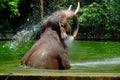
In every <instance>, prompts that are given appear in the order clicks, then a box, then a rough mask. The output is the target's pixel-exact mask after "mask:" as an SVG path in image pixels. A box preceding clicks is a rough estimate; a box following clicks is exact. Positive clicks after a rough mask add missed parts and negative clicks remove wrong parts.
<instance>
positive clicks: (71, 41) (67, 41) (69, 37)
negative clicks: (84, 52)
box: [65, 35, 74, 46]
mask: <svg viewBox="0 0 120 80" xmlns="http://www.w3.org/2000/svg"><path fill="white" fill-rule="evenodd" d="M73 40H74V37H73V36H71V35H68V37H67V39H66V40H65V43H66V45H67V46H71V45H72V43H73Z"/></svg>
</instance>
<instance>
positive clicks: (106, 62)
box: [71, 57, 120, 66]
mask: <svg viewBox="0 0 120 80" xmlns="http://www.w3.org/2000/svg"><path fill="white" fill-rule="evenodd" d="M113 64H120V57H118V58H108V59H104V60H98V61H88V62H72V63H71V66H98V65H113Z"/></svg>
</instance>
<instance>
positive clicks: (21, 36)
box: [3, 21, 43, 49]
mask: <svg viewBox="0 0 120 80" xmlns="http://www.w3.org/2000/svg"><path fill="white" fill-rule="evenodd" d="M42 24H43V21H41V22H39V23H38V24H36V25H33V26H32V28H29V26H28V27H27V29H22V30H21V31H19V32H17V33H16V34H15V35H14V36H13V37H12V41H9V42H8V43H6V44H5V45H3V47H6V46H9V48H10V49H17V47H18V46H19V45H20V43H21V42H23V41H24V42H27V41H28V40H30V39H32V38H33V37H34V34H36V32H38V30H40V28H41V27H40V26H41V25H42Z"/></svg>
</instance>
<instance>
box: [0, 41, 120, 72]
mask: <svg viewBox="0 0 120 80" xmlns="http://www.w3.org/2000/svg"><path fill="white" fill-rule="evenodd" d="M1 44H2V42H1ZM32 44H33V43H32ZM119 46H120V42H111V41H107V42H98V41H76V40H75V41H73V42H72V43H71V44H70V45H69V46H68V52H69V59H70V63H71V69H69V70H45V69H35V68H30V67H26V68H25V67H23V66H21V65H20V61H21V57H22V55H20V52H21V51H22V48H21V49H20V50H17V51H12V50H7V48H3V47H0V64H1V65H0V73H1V74H8V73H13V74H14V73H15V74H39V73H50V74H51V73H55V74H56V73H71V74H72V73H120V49H119ZM4 49H5V50H4ZM26 51H27V50H26Z"/></svg>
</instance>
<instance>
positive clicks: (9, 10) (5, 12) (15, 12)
mask: <svg viewBox="0 0 120 80" xmlns="http://www.w3.org/2000/svg"><path fill="white" fill-rule="evenodd" d="M18 3H19V0H0V31H7V30H11V23H10V18H15V17H17V16H20V13H19V9H18Z"/></svg>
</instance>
